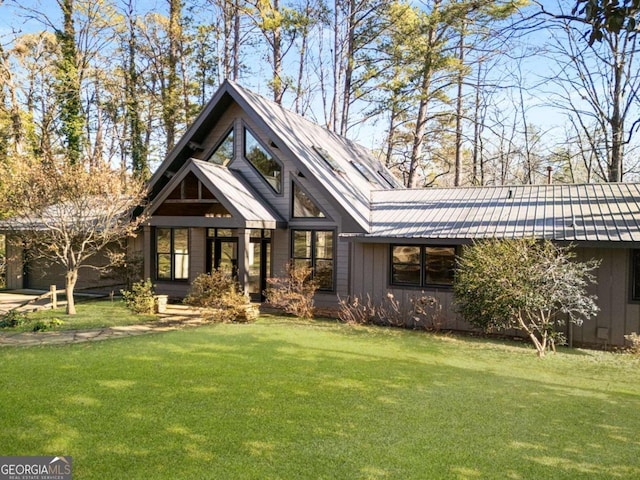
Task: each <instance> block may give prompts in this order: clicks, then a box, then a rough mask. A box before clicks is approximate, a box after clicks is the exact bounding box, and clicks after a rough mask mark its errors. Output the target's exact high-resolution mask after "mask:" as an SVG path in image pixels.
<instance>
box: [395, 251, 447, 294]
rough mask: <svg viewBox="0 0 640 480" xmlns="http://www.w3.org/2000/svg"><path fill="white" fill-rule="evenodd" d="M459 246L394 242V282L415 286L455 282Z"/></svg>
mask: <svg viewBox="0 0 640 480" xmlns="http://www.w3.org/2000/svg"><path fill="white" fill-rule="evenodd" d="M455 266H456V249H455V247H448V246H447V247H440V246H427V245H392V246H391V284H392V285H407V286H413V287H426V286H430V285H453V277H454V272H455Z"/></svg>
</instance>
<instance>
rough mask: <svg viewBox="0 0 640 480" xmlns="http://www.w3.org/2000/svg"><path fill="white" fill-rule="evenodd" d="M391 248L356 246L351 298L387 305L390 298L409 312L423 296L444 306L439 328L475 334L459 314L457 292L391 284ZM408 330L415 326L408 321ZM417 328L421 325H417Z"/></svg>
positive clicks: (381, 244) (369, 244)
mask: <svg viewBox="0 0 640 480" xmlns="http://www.w3.org/2000/svg"><path fill="white" fill-rule="evenodd" d="M389 248H390V246H389V244H385V243H358V242H354V243H353V244H352V256H351V262H350V264H351V297H352V298H353V297H356V296H357V297H358V298H360V299H364V300H365V301H366V300H367V297H370V298H371V301H372V302H373V303H374V304H380V303H382V302H385V301H387V296H388V295H389V294H392V295H393V297H394V298H395V299H396V300H398V301H399V302H401V304H402V305H403V306H404V309H405V310H409V309H410V306H411V300H412V299H414V298H419V297H421V296H423V295H425V296H430V297H434V298H436V299H437V301H438V302H439V304H440V307H441V311H440V314H439V317H438V318H437V319H434V321H435V322H436V324H435V325H429V326H435V327H437V328H443V329H449V330H467V331H468V330H473V328H472V327H471V325H469V324H468V323H467V322H465V321H463V320H462V318H460V316H459V315H457V314H456V312H455V305H454V304H453V291H452V290H451V288H448V287H442V288H438V287H425V288H418V287H399V286H396V285H391V282H390V272H389V267H390V265H389V263H390V253H389ZM408 326H414V325H412V323H411V320H410V319H409V320H408ZM416 326H417V325H416Z"/></svg>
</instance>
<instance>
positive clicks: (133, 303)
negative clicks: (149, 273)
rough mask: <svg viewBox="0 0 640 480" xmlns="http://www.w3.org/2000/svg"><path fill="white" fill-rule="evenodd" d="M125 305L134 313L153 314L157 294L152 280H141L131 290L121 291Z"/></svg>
mask: <svg viewBox="0 0 640 480" xmlns="http://www.w3.org/2000/svg"><path fill="white" fill-rule="evenodd" d="M120 293H122V299H123V300H124V303H125V305H126V306H127V308H128V309H129V310H131V311H132V312H133V313H137V314H153V313H155V308H156V299H155V292H154V291H153V284H152V283H151V280H150V279H147V280H140V281H139V282H136V283H134V284H133V285H132V286H131V290H120Z"/></svg>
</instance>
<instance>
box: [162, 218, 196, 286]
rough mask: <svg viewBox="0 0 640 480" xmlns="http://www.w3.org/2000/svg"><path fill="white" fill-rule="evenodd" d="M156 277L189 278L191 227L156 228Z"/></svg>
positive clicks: (167, 278)
mask: <svg viewBox="0 0 640 480" xmlns="http://www.w3.org/2000/svg"><path fill="white" fill-rule="evenodd" d="M155 247H156V279H158V280H187V279H188V278H189V229H188V228H156V245H155Z"/></svg>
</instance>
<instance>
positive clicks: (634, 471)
mask: <svg viewBox="0 0 640 480" xmlns="http://www.w3.org/2000/svg"><path fill="white" fill-rule="evenodd" d="M0 405H2V409H1V410H0V425H1V426H2V428H0V447H1V448H0V451H1V452H2V455H44V454H49V455H71V456H73V464H74V478H78V479H106V478H109V479H110V478H127V479H145V480H148V479H156V478H157V479H194V478H197V479H297V478H299V479H321V478H325V479H438V478H452V479H456V478H459V479H476V478H482V479H486V478H491V479H545V478H546V479H577V478H585V479H616V478H620V479H623V478H640V462H639V461H638V459H639V458H640V441H639V440H638V437H639V435H638V433H639V432H640V415H639V414H638V412H640V361H639V360H638V359H637V358H635V357H631V356H628V355H620V354H611V353H602V352H595V351H581V350H573V351H562V352H560V353H558V354H557V355H550V356H549V357H548V358H547V359H545V360H538V359H537V358H536V357H535V353H534V351H533V349H532V348H530V347H527V346H524V345H518V344H511V343H502V342H496V341H487V340H477V339H461V338H448V337H446V336H442V337H441V336H433V335H428V334H425V333H421V332H412V331H401V330H391V329H380V328H369V327H349V326H345V325H338V324H335V323H332V322H303V321H297V320H292V319H283V318H279V317H267V318H263V319H261V320H260V321H259V322H257V323H255V324H245V325H241V324H221V325H213V326H207V327H202V328H199V329H189V330H181V331H175V332H170V333H164V334H155V335H151V336H142V337H131V338H126V339H118V340H111V341H104V342H96V343H85V344H77V345H70V346H58V347H33V348H3V349H0Z"/></svg>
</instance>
